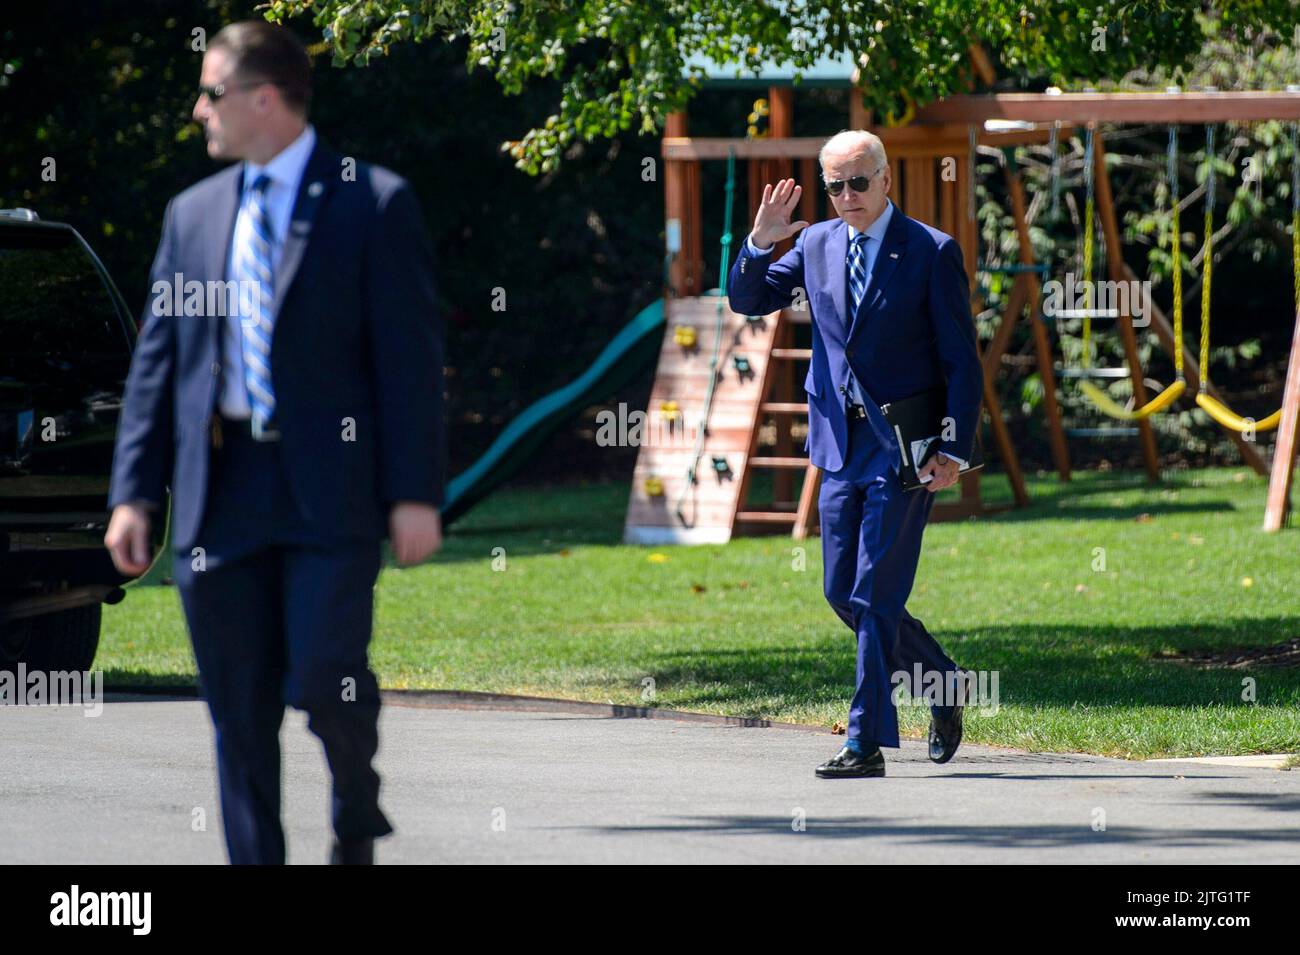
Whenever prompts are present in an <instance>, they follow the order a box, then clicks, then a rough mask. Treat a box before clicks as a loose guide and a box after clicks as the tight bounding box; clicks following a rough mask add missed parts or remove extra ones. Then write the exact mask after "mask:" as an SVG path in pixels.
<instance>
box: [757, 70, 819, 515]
mask: <svg viewBox="0 0 1300 955" xmlns="http://www.w3.org/2000/svg"><path fill="white" fill-rule="evenodd" d="M767 104H768V124H767V128H768V137H769V138H770V139H789V138H790V137H791V136H793V135H794V87H792V86H771V87H769V88H768V91H767ZM762 165H763V166H764V167H765V169H764V177H763V181H764V183H768V182H771V183H775V182H779V181H780V180H782V179H788V178H790V176H792V175H793V174H794V160H792V159H772V160H768V161H767V162H764V163H763V164H762ZM804 188H805V189H806V188H807V187H806V186H805V187H804ZM759 195H762V193H761V192H760V193H759ZM801 198H802V197H801ZM793 246H794V240H793V239H784V240H782V241H780V242H778V243H777V244H776V250H775V251H774V252H773V253H772V255H773V260H774V261H775V260H776V259H779V258H780V257H781V256H783V255H785V253H786V252H788V251H790V249H791V248H792V247H793ZM777 332H778V338H777V341H776V347H778V348H792V347H794V324H793V323H792V322H782V323H781V327H780V328H779V329H778V330H777ZM794 371H795V369H794V362H791V361H782V362H781V363H780V365H779V366H778V368H777V369H776V374H775V376H774V378H775V380H774V381H773V383H772V384H773V394H772V400H774V401H793V400H794V385H795V373H794ZM773 420H774V423H775V425H776V451H775V453H776V456H777V457H779V458H788V457H790V456H791V455H792V454H793V453H794V438H793V436H792V435H791V433H790V432H791V428H792V427H793V426H794V419H793V418H792V417H791V416H790V415H777V416H776V417H775V418H774V419H773ZM772 503H773V504H774V505H775V507H776V509H777V510H781V509H783V508H785V507H793V506H794V503H795V502H794V472H793V471H788V470H784V469H783V470H778V471H776V472H775V473H773V475H772Z"/></svg>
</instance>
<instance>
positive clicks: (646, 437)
mask: <svg viewBox="0 0 1300 955" xmlns="http://www.w3.org/2000/svg"><path fill="white" fill-rule="evenodd" d="M719 302H721V305H722V330H721V347H720V349H719V352H718V364H717V369H718V371H717V376H718V377H717V385H716V388H715V389H714V394H713V402H712V406H711V411H710V413H709V416H708V428H707V429H706V431H705V433H704V438H703V441H702V442H701V443H700V444H699V446H700V452H699V455H698V458H696V456H695V448H696V446H697V438H698V436H699V433H700V427H699V425H700V419H701V415H702V414H703V411H704V406H705V401H706V399H707V396H708V390H709V377H710V372H709V367H710V363H711V361H712V358H713V346H714V337H715V328H716V323H717V309H718V305H719ZM782 324H783V319H782V316H781V314H772V315H767V316H761V317H756V318H753V319H749V318H746V317H745V316H744V315H737V314H736V313H734V312H732V311H731V310H730V309H729V308H728V307H727V304H726V299H725V298H722V299H720V298H719V297H717V296H701V297H697V298H679V299H673V300H671V302H670V303H669V306H668V319H667V322H666V329H665V334H664V343H663V347H662V349H661V350H660V352H659V365H658V370H657V372H656V374H655V382H654V387H653V389H652V390H651V392H650V403H649V406H648V407H647V408H646V409H645V410H646V420H645V422H644V429H643V432H642V435H641V445H640V451H639V452H638V455H637V463H636V471H635V474H634V477H633V481H632V492H631V496H630V499H629V501H628V508H627V522H626V524H625V526H624V533H623V537H624V540H625V541H627V542H628V543H635V544H708V543H725V542H726V541H728V540H729V539H730V538H731V535H732V531H733V529H734V528H735V527H736V526H737V513H738V511H739V509H740V503H741V501H742V498H743V494H744V492H745V489H746V488H747V487H748V478H749V470H750V468H751V467H752V463H753V462H752V460H751V454H752V451H753V449H755V448H756V446H757V433H758V424H759V420H760V414H761V411H762V408H763V405H764V396H765V395H766V394H768V392H769V389H770V388H771V386H772V383H773V370H774V366H779V365H780V364H781V359H780V358H774V356H773V351H774V346H775V343H776V342H777V341H778V333H779V329H780V327H781V326H782ZM775 350H776V351H777V352H778V353H779V352H780V351H781V349H779V348H778V349H775ZM798 380H799V382H800V384H802V382H803V378H802V376H800V377H799V379H798ZM800 391H802V388H800ZM803 407H804V410H805V413H806V405H804V406H803ZM802 453H803V452H802V442H800V443H799V454H802ZM692 461H697V463H696V475H697V479H696V481H695V482H694V483H693V484H692V483H690V482H689V481H688V479H687V474H688V471H689V468H690V467H691V463H692ZM805 463H806V461H805V460H804V459H802V458H801V459H798V464H797V465H795V464H794V463H793V462H791V463H790V464H789V466H791V467H794V466H797V467H798V468H799V469H800V470H802V469H803V468H804V466H805ZM791 522H793V517H791Z"/></svg>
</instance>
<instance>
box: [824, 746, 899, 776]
mask: <svg viewBox="0 0 1300 955" xmlns="http://www.w3.org/2000/svg"><path fill="white" fill-rule="evenodd" d="M817 775H818V776H820V777H821V778H822V779H857V778H860V777H864V776H883V775H885V755H884V753H882V752H881V751H880V747H879V746H877V747H876V748H875V749H873V750H872V751H871V752H869V753H855V752H854V751H853V750H851V749H849V748H848V747H847V746H845V747H844V748H843V749H842V750H840V751H839V752H838V753H836V754H835V755H834V756H832V757H831V758H830V759H828V760H827V761H826V762H824V763H822V764H821V765H820V766H818V767H817Z"/></svg>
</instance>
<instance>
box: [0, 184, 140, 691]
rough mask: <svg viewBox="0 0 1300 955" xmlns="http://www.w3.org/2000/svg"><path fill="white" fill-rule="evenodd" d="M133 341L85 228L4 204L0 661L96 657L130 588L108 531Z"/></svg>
mask: <svg viewBox="0 0 1300 955" xmlns="http://www.w3.org/2000/svg"><path fill="white" fill-rule="evenodd" d="M134 344H135V323H134V322H133V321H132V319H131V316H130V313H129V311H128V310H127V307H126V303H125V302H124V301H123V300H122V296H121V294H120V293H119V292H118V290H117V288H116V287H115V286H114V285H113V281H112V279H111V278H110V277H109V275H108V272H107V271H106V270H105V269H104V265H103V263H101V262H100V261H99V258H98V257H97V256H96V255H95V253H94V252H93V251H92V250H91V248H90V246H89V245H87V244H86V240H85V239H83V238H82V237H81V236H80V235H79V234H78V233H77V230H76V229H74V228H72V227H71V226H69V225H66V224H64V223H60V222H41V221H39V220H38V219H37V217H36V216H35V215H34V214H33V213H31V212H28V211H27V210H25V209H6V210H0V670H9V671H11V672H12V671H14V670H15V669H16V667H17V665H18V664H19V663H20V662H21V663H24V664H25V665H26V668H27V669H28V670H29V671H30V670H88V669H90V666H91V663H92V662H93V660H94V658H95V650H96V648H97V647H98V645H99V620H100V605H101V604H103V603H116V602H118V601H119V600H121V599H122V597H123V590H122V584H124V583H126V581H127V578H124V577H123V576H122V575H121V574H119V573H118V572H117V570H116V569H115V568H114V567H113V564H112V561H111V560H109V557H108V552H107V551H106V550H105V549H104V542H103V539H104V530H105V526H106V524H107V521H108V482H109V475H110V471H111V466H112V459H113V439H114V436H115V434H116V432H117V417H118V412H119V410H120V409H121V406H122V391H123V386H124V384H125V381H126V374H127V369H128V367H129V366H130V361H131V349H132V347H133V346H134ZM155 533H156V532H155ZM155 543H157V541H156V542H155Z"/></svg>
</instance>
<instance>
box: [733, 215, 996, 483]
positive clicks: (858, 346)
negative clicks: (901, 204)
mask: <svg viewBox="0 0 1300 955" xmlns="http://www.w3.org/2000/svg"><path fill="white" fill-rule="evenodd" d="M848 248H849V227H848V224H847V223H845V222H844V220H842V219H838V218H837V219H832V220H828V221H826V222H818V223H816V224H815V225H811V226H809V227H808V228H806V229H804V230H803V231H802V232H801V233H799V237H798V238H797V239H796V240H795V244H794V248H793V249H791V250H790V251H789V252H787V253H786V254H785V255H783V256H782V257H781V259H780V260H779V261H777V262H772V261H771V255H770V253H769V254H768V255H762V256H755V255H753V254H752V253H751V252H750V251H749V245H748V243H745V242H742V243H741V247H740V255H739V256H738V257H737V258H736V262H735V264H734V265H733V266H732V268H731V274H730V276H729V278H728V281H727V295H728V297H729V299H730V304H731V308H732V310H733V311H735V312H737V313H740V314H743V315H766V314H768V313H770V312H775V311H778V310H780V309H782V308H787V307H789V306H790V305H791V304H792V303H793V302H794V301H795V299H796V297H797V296H796V291H795V290H796V289H802V290H803V293H804V297H806V300H807V303H808V307H809V308H810V309H811V310H812V319H813V326H812V327H813V336H812V352H813V354H812V362H811V366H810V367H809V369H808V377H807V379H806V380H805V382H804V389H805V390H806V391H807V393H808V441H807V444H806V448H805V450H807V451H808V454H809V457H810V459H811V460H812V463H813V464H815V465H816V466H817V467H819V468H823V469H824V470H827V471H832V472H834V471H838V470H839V469H840V468H841V467H843V466H844V461H845V460H846V458H847V448H848V419H847V416H846V415H845V409H844V405H845V390H846V387H847V385H846V382H847V380H848V375H849V370H850V369H852V371H853V375H854V377H855V378H856V379H857V381H858V384H859V385H861V386H862V389H863V391H865V392H866V397H867V399H868V405H869V407H868V408H867V413H868V416H869V417H870V418H871V423H872V425H873V427H874V429H875V431H876V434H877V435H878V436H879V437H880V439H881V441H883V442H884V443H885V444H886V446H888V447H889V448H891V449H892V451H893V452H894V461H895V467H897V466H898V460H899V457H898V441H897V439H896V438H895V436H894V434H893V431H892V429H890V428H889V427H888V425H887V424H886V423H885V420H884V417H883V415H881V413H880V409H879V405H882V404H887V403H888V402H891V401H896V400H898V399H900V398H907V397H910V396H911V395H915V394H918V393H919V392H922V391H928V390H929V389H931V388H934V387H938V386H941V385H946V386H947V389H948V415H949V416H950V417H951V418H952V420H953V423H954V425H955V427H954V429H953V430H954V432H955V438H954V439H953V440H951V441H944V442H942V443H941V445H940V450H942V451H945V452H949V453H951V454H953V455H955V456H957V457H959V458H962V459H963V460H966V461H969V460H970V459H971V449H972V447H973V445H974V442H975V430H976V427H977V426H978V424H979V408H980V401H981V398H982V397H983V393H984V391H983V389H984V374H983V370H982V368H981V366H980V361H979V354H978V352H977V351H976V348H975V325H974V322H973V321H972V320H971V313H970V291H969V283H968V281H967V276H966V267H965V265H964V263H963V260H962V254H961V248H960V247H959V246H958V245H957V242H956V241H955V240H954V239H953V238H952V236H950V235H947V234H946V233H943V232H940V231H939V230H938V229H932V228H931V227H930V226H928V225H926V224H925V223H923V222H918V221H917V220H916V219H910V218H908V217H907V216H905V215H903V213H902V211H901V210H900V209H898V208H897V207H895V208H894V213H893V217H892V218H891V219H890V222H889V228H888V230H887V231H886V232H885V239H884V242H882V243H881V247H880V250H879V252H878V253H877V255H876V261H875V265H874V267H873V269H872V272H871V284H870V285H869V286H868V288H867V294H866V296H865V298H864V299H863V301H862V304H861V306H860V307H859V309H858V312H857V314H856V315H854V316H852V318H851V320H850V321H849V322H846V321H845V316H847V315H848V311H849V306H848V303H849V293H848V267H847V264H846V259H847V256H848ZM846 325H847V326H848V327H847V328H846ZM872 402H874V404H875V405H876V407H870V405H871V403H872Z"/></svg>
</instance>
